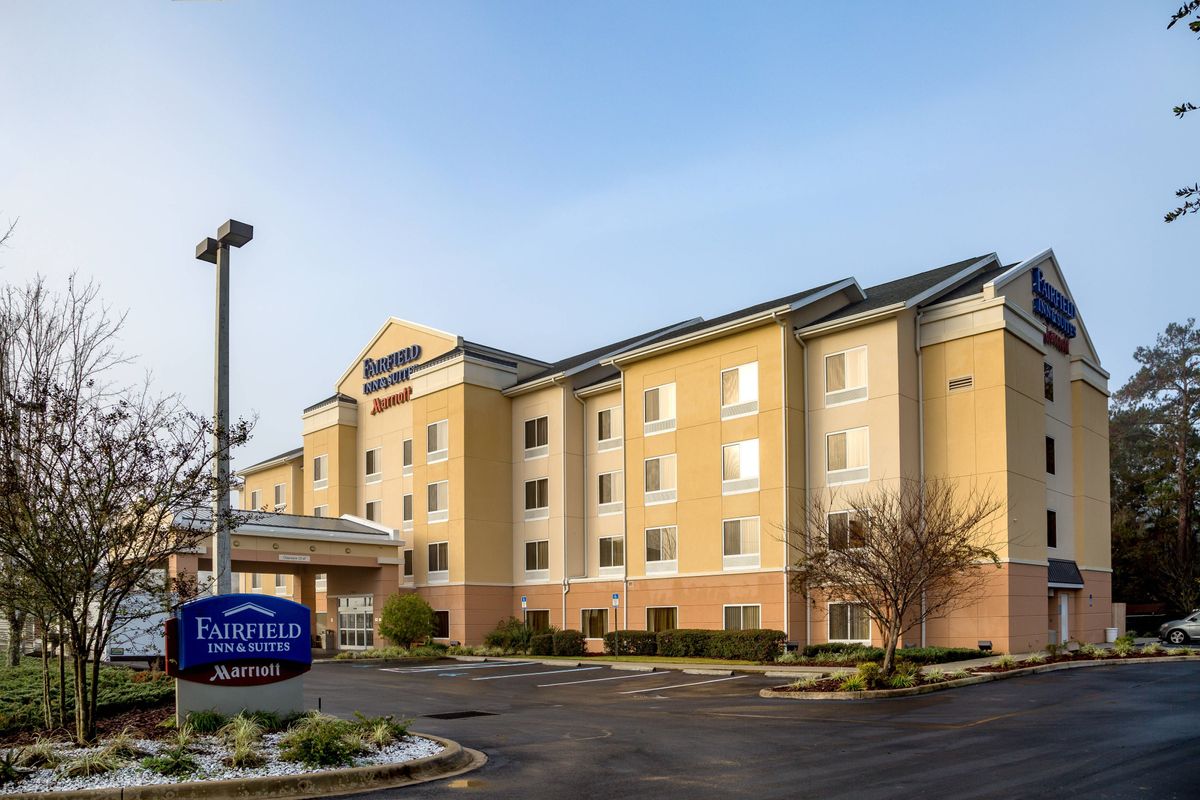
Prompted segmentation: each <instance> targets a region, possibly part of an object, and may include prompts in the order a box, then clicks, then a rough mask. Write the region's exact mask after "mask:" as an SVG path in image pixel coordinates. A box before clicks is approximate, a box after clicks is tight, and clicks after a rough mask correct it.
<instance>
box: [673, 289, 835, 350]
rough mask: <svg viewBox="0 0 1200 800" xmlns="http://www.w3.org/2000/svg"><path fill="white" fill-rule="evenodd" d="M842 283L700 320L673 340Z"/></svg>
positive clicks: (688, 326) (794, 301) (788, 303)
mask: <svg viewBox="0 0 1200 800" xmlns="http://www.w3.org/2000/svg"><path fill="white" fill-rule="evenodd" d="M841 280H847V278H842V279H841ZM840 282H841V281H830V282H829V283H823V284H821V285H820V286H814V287H812V288H811V289H805V290H804V291H802V292H796V293H795V294H788V295H784V296H783V297H777V298H775V299H774V300H768V301H766V302H765V303H756V304H755V305H752V306H747V307H745V308H740V309H738V310H737V311H730V312H729V313H728V314H722V315H721V316H719V317H713V318H712V319H700V320H698V321H697V322H695V323H693V324H691V325H687V326H685V327H683V328H681V329H679V330H675V331H671V338H672V339H674V338H675V337H676V336H687V335H689V334H692V333H697V332H699V331H703V330H707V329H708V328H715V327H718V326H720V325H724V324H725V323H726V322H733V321H735V320H739V319H742V318H743V317H752V316H754V315H755V314H761V313H762V312H764V311H770V310H771V309H772V308H778V307H779V306H790V305H791V304H792V303H796V302H799V301H800V300H803V299H804V298H806V297H809V296H810V295H814V294H816V293H817V292H820V291H822V290H824V289H828V288H829V287H830V286H833V285H834V284H835V283H840Z"/></svg>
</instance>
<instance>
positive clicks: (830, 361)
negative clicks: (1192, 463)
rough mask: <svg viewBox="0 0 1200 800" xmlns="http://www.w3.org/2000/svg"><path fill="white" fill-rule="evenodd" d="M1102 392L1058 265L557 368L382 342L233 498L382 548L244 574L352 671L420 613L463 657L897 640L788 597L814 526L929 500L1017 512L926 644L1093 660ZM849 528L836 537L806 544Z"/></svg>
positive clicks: (617, 349)
mask: <svg viewBox="0 0 1200 800" xmlns="http://www.w3.org/2000/svg"><path fill="white" fill-rule="evenodd" d="M1107 379H1108V374H1107V373H1106V372H1105V371H1104V369H1103V368H1102V367H1101V365H1100V361H1099V358H1098V357H1097V355H1096V352H1095V350H1094V348H1093V346H1092V343H1091V340H1090V338H1089V337H1088V333H1087V330H1086V328H1085V326H1084V324H1083V321H1082V320H1081V319H1080V318H1079V317H1078V314H1077V313H1076V309H1075V304H1074V302H1073V300H1072V298H1071V295H1070V291H1069V289H1068V288H1067V284H1066V280H1065V278H1064V276H1063V273H1062V271H1061V270H1060V268H1059V265H1058V262H1057V260H1056V258H1055V256H1054V253H1053V252H1052V251H1049V250H1047V251H1045V252H1043V253H1041V254H1039V255H1037V256H1036V257H1034V258H1032V259H1029V260H1027V261H1025V262H1022V263H1019V264H1008V265H1005V264H1002V263H1001V261H1000V260H999V259H998V258H997V256H996V255H995V254H992V255H985V256H981V257H977V258H971V259H967V260H965V261H961V262H958V263H955V264H950V265H947V266H943V267H939V268H937V269H931V270H928V271H925V272H921V273H919V274H915V275H911V276H908V277H905V278H900V279H898V280H894V281H890V282H888V283H884V284H880V285H878V286H871V287H867V288H863V287H861V286H860V285H859V283H858V281H856V280H855V279H854V278H853V277H846V278H841V279H838V280H833V281H829V282H825V283H822V284H821V285H818V286H815V287H812V288H807V289H804V290H803V291H799V292H797V293H796V294H791V295H788V296H786V297H780V298H777V299H775V300H769V301H767V302H763V303H759V304H758V305H754V306H751V307H749V308H744V309H741V310H738V311H734V312H732V313H729V314H725V315H723V316H719V317H716V318H714V319H701V318H696V319H689V320H683V321H680V322H677V323H675V324H672V325H667V326H665V327H662V328H659V329H658V330H654V331H649V332H646V333H642V334H639V335H635V336H631V337H630V338H627V339H624V340H622V341H619V342H615V343H613V344H609V345H605V346H602V347H597V348H596V349H594V350H591V351H588V352H586V353H580V354H578V355H574V356H571V357H569V358H565V359H563V360H561V361H557V362H546V361H542V360H539V359H536V358H532V357H527V356H522V355H517V354H515V353H512V352H508V351H506V350H501V349H498V348H496V347H492V346H488V345H483V344H479V343H476V342H472V341H467V340H465V339H464V338H463V337H462V336H459V335H457V334H455V333H450V332H445V331H440V330H434V329H432V328H429V327H426V326H423V325H420V324H417V323H414V322H408V321H405V320H401V319H396V318H392V319H389V320H388V321H387V322H385V323H384V325H383V326H382V327H381V328H380V329H379V332H378V333H377V334H376V335H375V336H374V337H373V338H372V339H371V340H370V341H369V342H367V343H366V345H365V347H363V349H362V351H361V352H360V353H359V354H357V356H355V357H354V358H352V359H351V360H350V362H349V366H348V367H347V368H346V370H345V372H343V373H342V374H341V376H340V377H338V378H337V379H336V381H335V382H334V384H333V393H332V394H331V395H330V396H329V397H327V398H325V399H323V400H321V401H320V402H317V403H314V404H313V405H311V406H309V407H308V408H306V409H304V411H303V415H302V423H303V436H302V443H301V446H300V447H297V448H296V449H294V450H291V451H288V452H286V453H283V454H281V455H279V456H277V457H275V458H272V459H269V460H267V461H264V462H262V463H259V464H255V465H253V466H249V467H245V468H243V469H241V470H240V471H239V475H240V476H241V478H242V479H243V480H244V488H243V491H242V495H241V496H242V502H243V507H244V508H247V509H260V510H265V511H267V512H271V513H268V514H267V515H265V516H266V517H267V518H269V519H268V520H267V521H266V522H264V523H262V524H265V525H268V526H269V523H270V519H276V520H286V519H288V518H289V517H290V515H303V516H304V517H307V518H313V517H315V518H326V519H327V521H328V522H329V523H335V522H340V523H341V524H346V525H355V526H358V528H357V530H359V531H360V532H359V533H356V534H354V535H355V536H358V537H359V538H360V539H362V540H364V541H366V540H367V539H369V537H368V536H367V535H366V534H364V533H361V531H364V530H365V531H368V532H371V533H375V534H376V535H377V542H378V543H375V544H369V545H368V544H359V543H358V540H357V539H355V540H354V542H353V543H352V544H353V547H352V546H351V544H347V545H346V546H345V548H344V549H345V552H344V553H343V552H342V550H341V548H340V545H339V546H337V547H334V546H332V545H325V544H322V546H321V548H320V552H317V551H318V548H317V547H316V546H315V545H308V546H307V547H304V548H301V549H297V548H296V547H294V546H293V543H289V540H287V539H286V538H283V539H279V540H277V541H275V542H274V544H273V545H271V547H273V550H268V549H266V548H267V547H268V542H269V541H271V539H270V535H269V531H268V533H267V534H264V536H263V537H261V539H260V540H259V541H261V544H260V545H256V547H261V548H263V552H264V553H265V555H259V556H255V557H254V558H253V562H254V563H252V564H251V563H249V562H247V561H245V560H243V561H241V562H238V563H240V564H241V566H237V565H235V569H239V570H246V569H247V568H248V567H247V565H248V564H249V568H252V569H256V570H261V573H255V574H259V577H258V578H257V579H256V578H254V577H253V575H251V574H247V575H243V576H242V581H243V583H244V584H246V585H245V587H244V588H247V589H249V588H250V587H249V584H250V583H251V582H253V581H255V580H257V581H258V584H257V585H258V586H259V587H260V588H259V590H264V591H268V592H269V591H274V590H275V586H276V579H275V578H274V577H273V574H274V573H273V570H274V571H275V572H286V573H288V574H289V575H290V576H292V577H289V578H285V579H284V580H283V583H282V584H281V585H280V590H281V591H283V592H285V593H290V592H291V591H292V590H291V588H290V587H292V586H293V584H292V583H289V581H294V582H295V584H296V585H297V586H299V584H300V583H301V582H302V581H303V582H304V583H305V584H306V585H307V587H308V588H307V589H303V590H301V589H297V591H296V592H295V594H296V596H297V597H299V596H301V595H303V596H305V597H310V596H312V592H313V591H314V589H315V590H316V595H317V597H319V601H320V603H321V606H322V610H324V608H325V604H326V603H327V604H328V606H327V607H328V609H329V614H328V615H327V616H326V618H325V619H324V620H323V626H324V627H328V628H329V629H331V630H333V629H337V636H336V639H335V640H336V641H337V642H339V645H340V646H342V647H362V646H367V645H369V644H371V643H372V642H373V641H375V630H374V628H375V622H377V617H378V614H379V611H380V608H381V605H382V603H383V601H384V600H385V599H386V597H387V596H388V595H389V594H392V593H394V592H404V591H415V592H417V593H419V594H420V595H421V596H423V597H424V598H425V599H427V600H428V601H429V603H430V604H431V605H432V606H433V607H434V609H436V610H437V612H438V617H437V618H438V627H439V630H438V635H439V637H440V638H443V639H445V640H457V641H460V642H463V643H468V644H477V643H479V642H481V640H482V639H483V636H484V634H485V633H487V631H489V630H491V629H492V628H493V627H494V626H495V625H496V623H497V622H498V621H499V620H501V619H503V618H505V617H508V616H510V615H511V616H517V617H521V616H522V615H524V617H525V618H526V619H527V620H528V621H529V623H530V624H532V625H536V626H546V625H554V626H557V627H563V628H574V629H578V630H582V631H584V633H585V634H586V635H587V636H588V637H589V639H590V640H592V641H590V643H589V647H590V648H591V649H599V646H600V642H599V641H598V639H599V637H600V636H602V635H603V633H604V632H606V631H611V630H613V629H614V627H618V626H619V627H620V628H622V629H651V630H663V629H668V628H674V627H682V628H749V627H763V628H775V629H779V630H783V631H785V632H786V633H787V636H788V639H789V640H791V641H796V642H799V643H801V644H803V643H808V642H814V643H815V642H823V641H827V640H829V641H878V639H879V633H878V631H877V630H876V626H875V625H874V624H873V623H872V622H871V621H870V620H869V619H867V618H866V615H865V614H864V613H863V611H862V609H861V607H860V606H858V605H856V604H855V602H854V598H853V597H843V596H837V595H831V596H818V595H816V594H814V595H813V596H812V597H809V598H805V597H804V596H803V595H802V594H800V593H798V592H796V591H795V590H794V588H793V587H792V586H791V585H790V583H791V581H790V578H791V575H790V574H789V564H790V563H792V562H794V560H795V558H796V555H797V553H798V550H797V548H798V547H800V546H801V544H802V542H803V538H804V535H805V534H804V531H803V528H804V522H805V516H806V515H805V501H806V498H810V497H811V498H817V497H831V496H832V497H834V498H842V500H843V502H844V501H845V498H848V497H851V496H852V493H854V492H862V491H870V490H871V488H872V487H873V486H878V485H879V484H880V483H881V482H887V481H896V480H898V479H900V478H917V477H919V476H922V475H925V476H928V477H944V478H949V479H952V480H954V481H956V482H961V484H962V485H963V486H971V487H976V488H982V489H984V490H985V491H987V492H988V493H990V495H991V496H992V497H993V498H995V499H996V500H998V501H999V502H1000V503H1001V506H1002V513H1000V514H998V515H997V519H996V520H995V521H994V528H993V530H992V531H991V534H992V535H994V536H998V538H999V541H1000V545H999V550H998V552H999V555H1000V558H1001V562H1002V563H1001V566H1000V569H998V570H995V571H994V574H993V575H992V577H991V579H990V584H989V586H988V588H987V590H986V591H985V592H984V593H983V594H981V596H979V597H978V598H976V599H973V600H972V602H970V603H969V604H967V605H966V606H965V607H963V608H961V609H958V610H956V611H955V612H953V613H952V614H951V615H950V616H948V617H946V618H943V619H937V620H931V621H930V622H929V623H928V624H927V625H926V626H925V627H924V629H920V628H919V627H918V628H914V629H913V630H910V631H908V632H906V634H905V637H904V642H905V643H906V644H920V643H921V642H922V641H923V642H925V643H927V644H930V645H947V646H971V647H974V646H975V645H976V643H977V641H979V640H981V639H983V640H990V641H991V642H992V643H993V645H994V646H995V647H996V648H997V649H998V650H1004V651H1008V652H1024V651H1028V650H1032V649H1035V648H1038V647H1041V646H1044V645H1045V644H1046V643H1047V641H1048V640H1063V639H1066V638H1077V639H1081V640H1091V641H1099V640H1101V639H1102V637H1103V629H1104V628H1107V627H1110V626H1111V625H1112V624H1113V623H1112V621H1111V618H1112V612H1111V588H1110V587H1111V580H1110V579H1111V570H1110V543H1109V478H1108V463H1109V456H1108V412H1107V397H1108V390H1107ZM836 502H837V501H836V500H835V503H836ZM276 514H277V515H278V516H276ZM333 518H341V520H340V521H339V520H334V519H333ZM281 524H283V523H281ZM297 524H299V523H298V522H297ZM304 524H305V525H307V526H309V527H312V528H314V529H319V528H320V527H321V525H322V524H323V523H321V522H320V521H318V520H311V519H308V520H304ZM856 524H857V522H856V520H854V519H851V515H850V514H848V513H846V512H842V513H837V512H836V508H835V512H834V513H831V514H830V515H829V520H828V526H827V530H823V531H810V532H809V533H810V534H811V535H820V536H826V535H834V536H838V535H839V534H840V535H844V532H845V531H846V529H847V528H849V527H853V526H854V525H856ZM236 536H237V534H235V538H236ZM339 541H340V540H339ZM347 541H349V540H347ZM281 543H282V544H281ZM366 549H369V550H370V551H371V552H370V553H366ZM291 550H296V553H297V554H293V555H292V557H291V558H290V559H288V557H287V554H288V552H289V551H291ZM352 550H353V552H352ZM360 551H362V552H360ZM299 553H304V554H307V555H299ZM235 558H239V557H238V556H237V555H236V553H235ZM276 559H278V560H276ZM263 575H266V576H267V577H263ZM318 576H319V581H320V582H319V584H317V583H316V581H317V579H318ZM263 587H265V588H263ZM614 596H615V601H614ZM614 602H616V605H615V606H614ZM335 609H336V613H335Z"/></svg>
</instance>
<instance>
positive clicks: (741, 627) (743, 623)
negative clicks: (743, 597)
mask: <svg viewBox="0 0 1200 800" xmlns="http://www.w3.org/2000/svg"><path fill="white" fill-rule="evenodd" d="M761 613H762V609H761V607H760V606H725V630H727V631H750V630H755V629H756V628H761V627H762V625H760V624H759V619H760V616H761Z"/></svg>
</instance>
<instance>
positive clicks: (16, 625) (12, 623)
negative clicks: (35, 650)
mask: <svg viewBox="0 0 1200 800" xmlns="http://www.w3.org/2000/svg"><path fill="white" fill-rule="evenodd" d="M4 621H5V622H7V623H8V653H7V655H6V657H5V662H4V663H6V664H7V665H8V666H10V667H15V666H17V665H18V664H20V663H21V645H22V644H24V641H25V614H24V612H22V611H19V610H17V609H15V608H13V607H12V606H9V607H8V608H6V609H4Z"/></svg>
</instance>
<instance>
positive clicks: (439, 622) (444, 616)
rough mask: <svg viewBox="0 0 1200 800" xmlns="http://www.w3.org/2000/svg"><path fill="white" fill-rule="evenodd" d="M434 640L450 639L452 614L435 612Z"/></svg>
mask: <svg viewBox="0 0 1200 800" xmlns="http://www.w3.org/2000/svg"><path fill="white" fill-rule="evenodd" d="M433 638H435V639H449V638H450V612H449V611H435V612H433Z"/></svg>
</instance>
